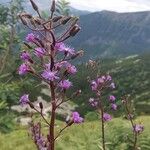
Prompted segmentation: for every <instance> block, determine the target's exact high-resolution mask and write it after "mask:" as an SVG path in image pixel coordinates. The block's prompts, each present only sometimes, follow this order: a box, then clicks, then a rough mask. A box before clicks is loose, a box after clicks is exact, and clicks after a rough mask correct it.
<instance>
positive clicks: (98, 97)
mask: <svg viewBox="0 0 150 150" xmlns="http://www.w3.org/2000/svg"><path fill="white" fill-rule="evenodd" d="M89 64H90V66H91V67H92V68H93V67H94V68H95V65H96V62H94V61H91V60H90V61H89ZM90 86H91V90H92V91H93V92H94V93H95V97H94V98H90V99H89V104H90V105H91V106H92V107H94V108H95V109H96V111H97V112H98V114H99V115H100V119H101V135H102V147H103V150H106V140H105V124H106V122H108V121H110V120H111V119H112V116H111V115H110V114H108V113H107V112H106V110H107V106H105V103H106V102H104V99H103V96H104V95H103V94H104V92H105V91H106V90H109V89H114V88H115V84H114V82H113V81H112V77H111V76H110V75H109V74H106V75H99V73H98V74H97V78H96V79H95V80H92V81H91V82H90ZM115 101H116V98H115V96H114V95H110V96H109V97H108V98H107V103H108V108H110V109H111V110H114V111H115V110H117V105H116V103H115Z"/></svg>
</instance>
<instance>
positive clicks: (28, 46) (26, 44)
mask: <svg viewBox="0 0 150 150" xmlns="http://www.w3.org/2000/svg"><path fill="white" fill-rule="evenodd" d="M23 43H24V45H25V46H26V47H27V48H29V49H32V47H31V46H30V45H29V44H28V43H26V42H23Z"/></svg>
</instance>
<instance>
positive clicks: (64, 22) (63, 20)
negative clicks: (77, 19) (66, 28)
mask: <svg viewBox="0 0 150 150" xmlns="http://www.w3.org/2000/svg"><path fill="white" fill-rule="evenodd" d="M71 18H72V17H70V16H69V17H64V18H63V19H62V20H61V23H62V24H63V25H65V24H66V23H67V22H68V21H70V19H71Z"/></svg>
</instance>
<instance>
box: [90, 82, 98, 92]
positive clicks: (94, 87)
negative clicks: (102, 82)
mask: <svg viewBox="0 0 150 150" xmlns="http://www.w3.org/2000/svg"><path fill="white" fill-rule="evenodd" d="M91 88H92V91H96V90H97V88H98V85H97V83H96V82H95V81H92V82H91Z"/></svg>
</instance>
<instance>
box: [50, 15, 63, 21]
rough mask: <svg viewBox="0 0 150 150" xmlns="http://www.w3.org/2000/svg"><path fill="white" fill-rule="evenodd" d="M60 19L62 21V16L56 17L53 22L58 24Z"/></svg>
mask: <svg viewBox="0 0 150 150" xmlns="http://www.w3.org/2000/svg"><path fill="white" fill-rule="evenodd" d="M60 19H62V16H56V17H54V18H53V19H52V21H53V22H57V21H59V20H60Z"/></svg>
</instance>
